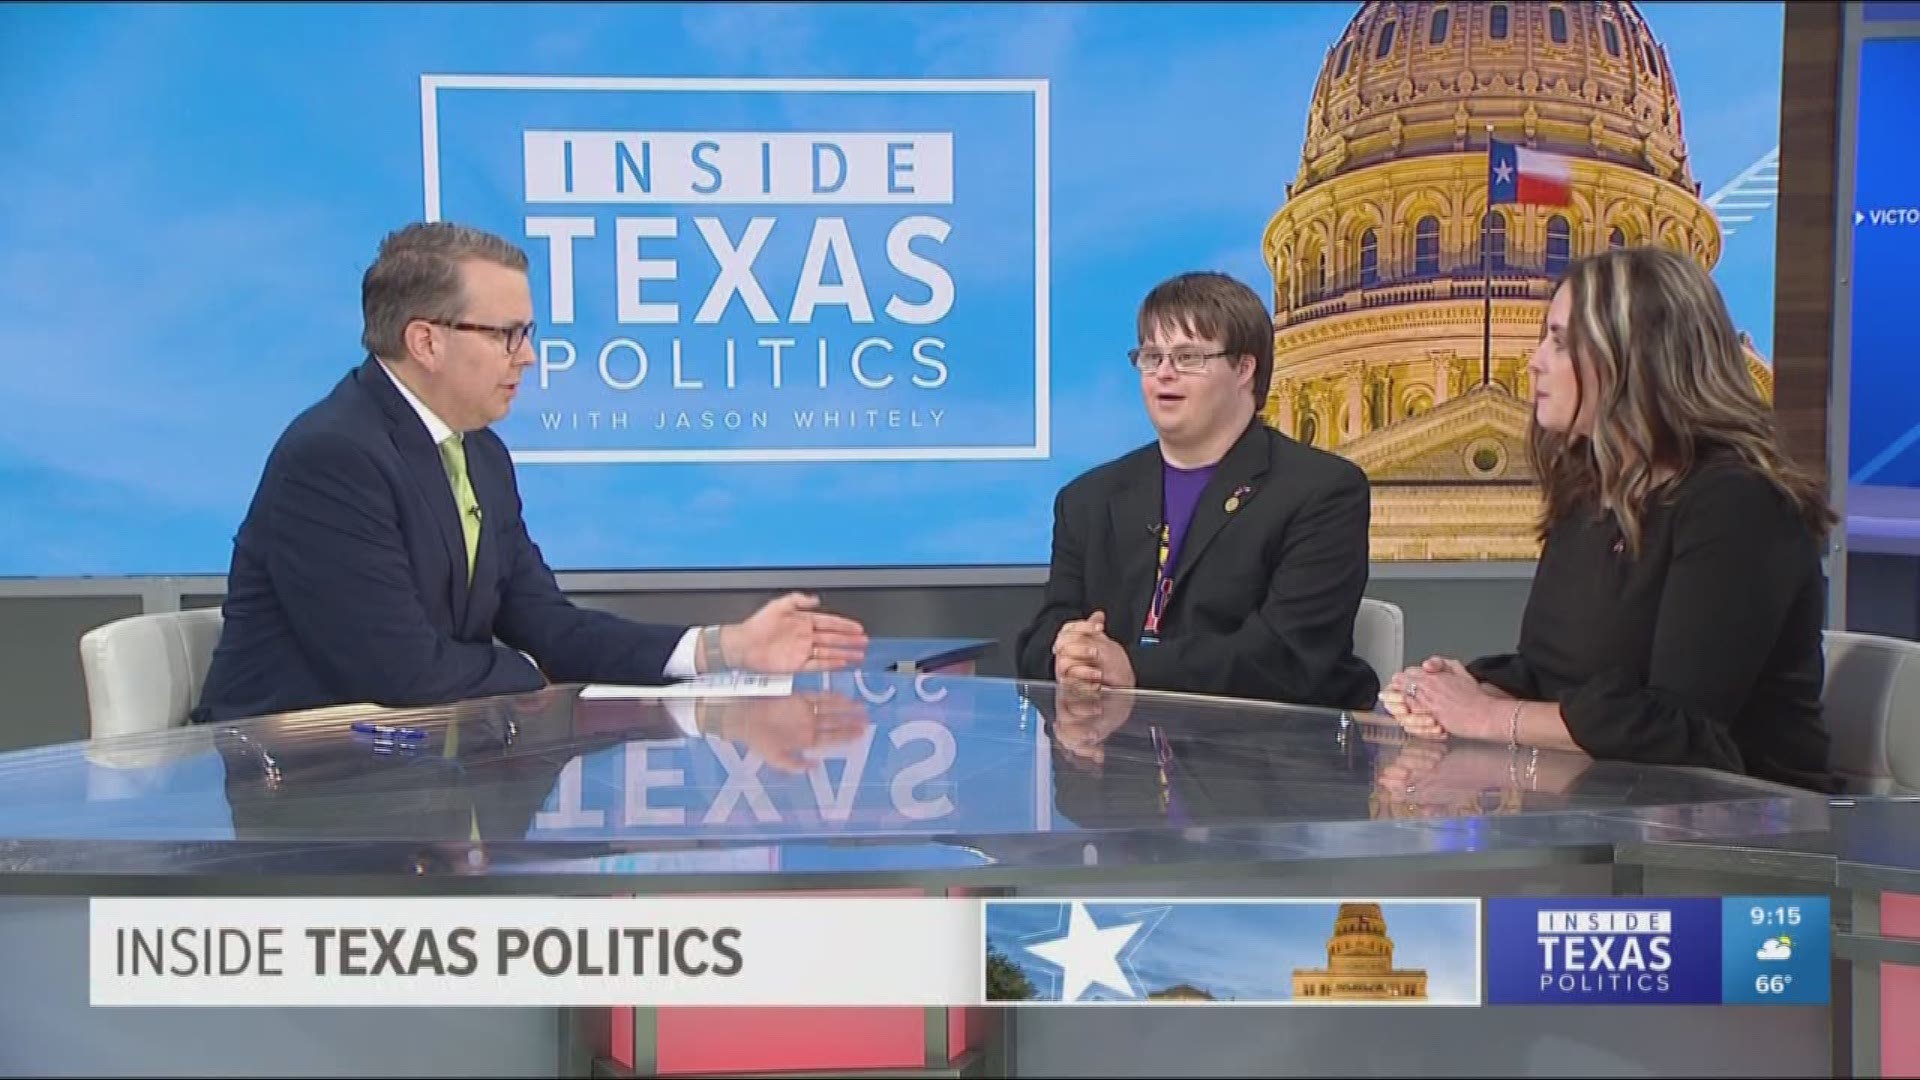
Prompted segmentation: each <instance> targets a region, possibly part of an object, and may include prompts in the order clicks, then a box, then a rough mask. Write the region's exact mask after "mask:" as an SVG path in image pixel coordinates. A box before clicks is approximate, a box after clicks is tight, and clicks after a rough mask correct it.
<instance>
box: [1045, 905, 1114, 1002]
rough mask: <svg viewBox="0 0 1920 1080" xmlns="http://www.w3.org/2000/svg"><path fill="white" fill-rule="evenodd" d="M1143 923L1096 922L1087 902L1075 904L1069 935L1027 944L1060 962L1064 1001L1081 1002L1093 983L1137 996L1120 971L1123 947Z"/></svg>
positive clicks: (1068, 929) (1047, 957) (1070, 916)
mask: <svg viewBox="0 0 1920 1080" xmlns="http://www.w3.org/2000/svg"><path fill="white" fill-rule="evenodd" d="M1141 925H1142V924H1140V923H1137V922H1130V923H1121V924H1120V925H1118V926H1107V927H1099V926H1095V925H1093V916H1092V915H1089V914H1087V906H1086V905H1085V904H1078V903H1076V904H1074V905H1073V907H1072V908H1071V914H1070V915H1069V916H1068V920H1067V936H1066V937H1058V938H1054V939H1053V940H1051V941H1043V942H1040V943H1039V944H1037V945H1029V946H1027V951H1028V952H1031V953H1033V954H1034V955H1035V956H1038V957H1040V958H1041V959H1042V960H1047V961H1050V962H1052V963H1055V964H1058V965H1060V970H1061V971H1062V972H1063V973H1064V975H1065V977H1066V986H1065V987H1064V988H1063V989H1062V991H1061V994H1060V1000H1061V1001H1079V1000H1080V995H1081V994H1084V993H1086V991H1087V988H1088V987H1090V986H1092V985H1093V984H1094V983H1100V984H1101V985H1103V986H1107V987H1110V988H1112V989H1113V990H1115V991H1118V992H1119V993H1122V994H1125V995H1126V996H1127V997H1134V996H1136V995H1135V994H1134V991H1133V983H1132V982H1131V981H1130V980H1128V978H1127V975H1126V972H1124V971H1121V970H1120V950H1121V949H1123V948H1126V945H1127V942H1128V941H1130V940H1132V938H1133V935H1134V934H1135V933H1136V932H1138V931H1139V929H1140V927H1141Z"/></svg>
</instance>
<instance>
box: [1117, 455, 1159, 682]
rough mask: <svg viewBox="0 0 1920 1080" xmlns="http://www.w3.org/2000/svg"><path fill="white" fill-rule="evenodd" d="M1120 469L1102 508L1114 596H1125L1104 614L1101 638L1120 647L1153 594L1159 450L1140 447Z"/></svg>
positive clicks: (1132, 635) (1135, 634)
mask: <svg viewBox="0 0 1920 1080" xmlns="http://www.w3.org/2000/svg"><path fill="white" fill-rule="evenodd" d="M1125 468H1126V473H1127V474H1126V476H1125V477H1124V478H1123V479H1122V480H1121V482H1120V484H1119V485H1118V487H1119V491H1118V493H1117V494H1116V495H1115V496H1114V499H1113V502H1111V503H1110V504H1108V507H1107V512H1108V515H1109V518H1110V520H1111V522H1112V527H1113V551H1114V568H1115V570H1116V572H1117V575H1118V578H1119V581H1118V585H1119V595H1120V596H1122V597H1124V598H1125V599H1124V600H1123V601H1122V605H1124V606H1122V605H1116V607H1118V608H1119V610H1111V611H1108V612H1107V636H1108V637H1110V638H1112V639H1113V640H1115V641H1118V642H1120V643H1121V644H1123V645H1125V644H1130V643H1132V642H1133V641H1135V640H1137V639H1138V638H1139V637H1140V630H1141V627H1142V626H1143V625H1144V624H1145V622H1146V618H1147V603H1148V599H1149V596H1150V594H1151V593H1152V592H1153V577H1154V557H1155V555H1156V553H1157V552H1158V551H1159V544H1160V541H1159V528H1160V451H1159V448H1158V447H1149V448H1148V449H1146V450H1143V451H1140V452H1139V453H1137V454H1135V455H1134V456H1133V458H1132V459H1131V460H1129V461H1128V462H1127V464H1126V466H1125Z"/></svg>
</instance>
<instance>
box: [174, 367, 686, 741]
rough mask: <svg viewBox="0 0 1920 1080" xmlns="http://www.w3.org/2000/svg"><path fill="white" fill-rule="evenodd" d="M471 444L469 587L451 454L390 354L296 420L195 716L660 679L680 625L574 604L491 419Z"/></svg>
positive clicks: (277, 450)
mask: <svg viewBox="0 0 1920 1080" xmlns="http://www.w3.org/2000/svg"><path fill="white" fill-rule="evenodd" d="M466 447H467V471H468V474H469V477H470V480H471V482H472V484H473V491H474V495H475V497H476V498H477V499H478V501H479V503H480V508H481V525H480V542H479V547H478V550H477V551H476V553H475V557H474V570H473V579H472V583H471V585H469V583H468V580H467V555H466V545H465V540H464V538H463V536H462V534H461V531H460V521H459V517H458V510H457V509H456V507H455V505H454V501H453V488H452V485H451V484H450V483H449V482H448V480H447V473H446V468H445V466H444V465H443V464H442V463H441V458H440V451H439V449H438V448H437V447H435V446H434V444H433V442H432V440H431V437H430V436H429V435H428V434H427V429H426V425H425V424H423V423H422V422H421V420H420V417H419V415H418V414H417V413H415V412H414V410H413V407H412V406H410V405H409V404H408V403H407V401H406V399H405V398H403V397H401V396H400V391H399V390H398V389H397V388H396V387H395V386H394V385H393V382H392V380H391V379H390V378H389V377H388V376H387V374H386V372H385V371H383V370H382V369H381V367H380V363H379V361H377V360H374V359H371V358H369V359H368V360H367V361H366V362H365V363H363V364H361V365H360V367H358V368H357V369H355V370H354V371H352V372H351V373H349V374H348V375H347V376H346V377H345V378H344V379H342V380H341V381H340V383H339V385H338V386H336V387H334V389H333V391H332V393H330V394H328V395H327V396H326V397H325V398H324V399H322V400H321V401H320V402H319V403H317V404H315V405H314V406H312V407H311V408H309V409H308V410H307V411H306V412H304V413H302V414H301V415H300V416H299V417H298V418H296V419H295V420H294V421H293V423H292V424H291V425H289V426H288V427H287V430H286V432H285V433H284V434H282V435H281V436H280V441H279V442H278V443H277V444H275V446H274V448H273V452H272V453H271V454H270V455H269V456H268V458H267V465H266V469H265V471H264V473H263V475H262V476H261V478H260V486H259V488H258V489H257V490H256V491H255V492H254V497H253V503H252V505H251V506H250V507H249V508H248V510H247V516H246V520H245V521H244V522H243V523H242V524H241V526H240V532H239V535H238V536H237V537H236V538H235V541H234V552H233V563H232V568H231V569H230V570H229V572H228V575H227V598H226V602H225V604H224V606H223V608H222V611H223V614H224V615H225V625H224V626H223V627H222V629H221V633H220V644H219V646H218V647H217V648H216V649H215V650H214V654H213V660H212V665H211V667H210V668H209V670H208V672H207V680H206V686H205V688H204V689H203V690H202V691H201V696H200V703H199V707H198V708H196V709H195V710H194V715H193V719H194V720H195V721H196V722H208V721H221V720H228V719H233V718H237V717H243V716H258V715H262V714H266V713H275V712H285V711H289V710H294V709H306V708H317V707H320V706H325V705H340V704H347V703H353V702H367V703H371V704H375V705H385V706H396V707H404V706H416V705H437V704H445V703H448V702H452V701H459V700H464V699H468V698H476V697H488V696H492V695H497V694H511V693H521V692H525V691H529V690H536V689H538V688H540V687H541V686H543V685H545V684H546V683H547V682H548V681H552V682H618V683H649V682H659V681H661V680H662V678H663V671H664V669H665V667H666V662H667V658H668V657H669V656H670V655H671V654H672V652H673V648H674V646H675V645H676V644H677V643H678V642H679V640H680V637H681V635H682V634H684V633H685V631H686V629H687V628H686V627H684V626H648V625H643V624H640V623H635V622H632V621H629V620H627V619H623V618H620V617H619V616H616V615H612V614H609V613H606V612H600V611H590V610H586V609H582V608H579V607H576V606H575V605H574V604H573V602H572V601H570V600H568V599H567V597H566V595H565V594H564V593H562V592H561V591H560V588H559V585H558V584H557V583H556V582H555V581H554V578H553V572H552V571H551V570H549V569H548V568H547V564H546V562H545V560H543V559H542V558H541V555H540V549H539V548H538V547H537V546H535V545H534V543H533V540H532V538H530V537H529V536H528V535H527V529H526V524H525V522H523V521H522V520H521V516H520V491H519V487H518V485H517V484H516V483H515V482H514V476H513V461H512V459H511V458H510V457H509V456H508V454H507V448H506V445H505V444H504V443H502V442H501V441H500V437H499V436H497V435H495V434H494V433H493V432H492V431H491V430H487V429H482V430H480V431H474V432H469V433H468V434H467V437H466ZM522 652H524V653H526V654H527V655H528V656H532V657H533V658H534V660H536V661H538V663H539V665H540V666H539V668H536V667H535V666H534V665H533V664H531V663H528V662H527V658H526V656H523V655H521V653H522ZM543 673H544V674H543Z"/></svg>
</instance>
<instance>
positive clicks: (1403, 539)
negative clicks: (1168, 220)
mask: <svg viewBox="0 0 1920 1080" xmlns="http://www.w3.org/2000/svg"><path fill="white" fill-rule="evenodd" d="M1489 126H1491V129H1492V135H1491V137H1492V138H1493V139H1496V140H1499V141H1501V142H1506V143H1515V144H1518V145H1519V146H1521V147H1523V148H1526V149H1529V150H1537V151H1544V152H1545V153H1548V154H1552V155H1557V156H1560V157H1562V158H1565V159H1567V161H1568V170H1569V173H1570V176H1569V181H1570V182H1569V188H1570V199H1569V202H1570V205H1566V206H1537V205H1512V204H1504V203H1503V204H1500V205H1497V206H1494V207H1493V208H1492V212H1491V213H1489V212H1488V210H1489V208H1488V201H1487V187H1488V179H1487V178H1488V141H1489V131H1488V129H1489ZM1725 235H1726V233H1725V231H1723V226H1722V223H1721V222H1720V221H1719V220H1717V219H1716V217H1715V213H1714V210H1713V208H1712V207H1710V206H1709V205H1708V203H1707V202H1706V200H1704V199H1703V198H1702V197H1701V185H1700V183H1699V181H1697V180H1696V179H1695V178H1694V175H1693V171H1692V168H1691V166H1690V164H1689V159H1688V154H1687V142H1686V138H1685V136H1684V126H1683V123H1682V110H1681V98H1680V91H1679V88H1678V86H1677V85H1676V81H1675V79H1674V75H1673V70H1672V68H1671V67H1670V66H1669V63H1668V57H1667V54H1666V51H1665V49H1664V48H1663V46H1662V45H1661V43H1660V41H1659V40H1658V39H1657V38H1656V37H1655V36H1654V34H1653V31H1652V30H1651V29H1650V28H1649V26H1648V24H1647V22H1646V20H1645V19H1643V18H1642V17H1641V13H1640V11H1639V10H1638V9H1637V8H1636V7H1635V6H1634V5H1633V4H1631V3H1627V2H1624V0H1602V2H1595V3H1387V2H1377V0H1376V2H1372V3H1367V4H1364V5H1362V6H1361V8H1360V10H1359V12H1358V13H1357V14H1356V15H1355V16H1354V17H1353V20H1352V22H1351V23H1349V24H1348V26H1347V28H1346V31H1345V32H1344V33H1343V34H1342V35H1341V36H1340V38H1339V40H1337V41H1335V42H1334V43H1333V45H1332V47H1331V48H1330V49H1328V51H1327V54H1326V59H1325V62H1324V63H1323V65H1322V66H1321V68H1320V72H1319V77H1318V81H1317V83H1316V85H1315V88H1314V92H1313V96H1312V102H1311V106H1310V113H1309V115H1308V117H1307V121H1306V138H1305V144H1304V145H1303V146H1302V147H1301V153H1300V168H1299V173H1298V176H1297V177H1296V178H1295V179H1294V181H1293V182H1292V183H1290V184H1288V185H1287V188H1286V200H1285V203H1284V205H1282V206H1281V207H1280V208H1279V210H1278V212H1277V213H1275V214H1274V216H1273V219H1272V221H1271V222H1270V223H1269V224H1268V226H1267V228H1266V232H1265V235H1264V237H1263V238H1262V254H1263V258H1264V261H1265V264H1266V266H1267V268H1268V269H1269V270H1270V271H1271V272H1272V275H1273V283H1274V295H1273V306H1274V354H1275V355H1274V379H1273V386H1272V389H1271V390H1270V392H1269V395H1268V399H1267V402H1266V407H1265V409H1264V410H1263V415H1264V417H1265V419H1266V420H1267V422H1268V423H1270V424H1272V425H1273V426H1274V427H1276V428H1278V429H1279V430H1281V431H1283V432H1286V433H1287V434H1289V435H1291V436H1293V437H1294V438H1297V439H1299V440H1301V441H1303V442H1308V443H1311V444H1313V445H1315V446H1318V447H1322V448H1325V449H1329V450H1333V451H1335V452H1337V453H1339V454H1341V455H1343V456H1345V457H1347V458H1348V459H1350V460H1352V461H1353V462H1355V463H1356V464H1358V465H1360V466H1361V467H1362V468H1364V469H1365V470H1366V471H1367V474H1368V476H1369V477H1370V478H1371V480H1372V483H1373V524H1372V534H1371V538H1370V541H1371V543H1370V546H1371V550H1372V556H1373V558H1374V559H1377V560H1385V561H1397V560H1421V559H1520V560H1524V559H1532V558H1534V557H1535V556H1536V555H1537V554H1538V550H1539V547H1538V541H1537V540H1536V537H1535V523H1536V518H1537V515H1538V511H1539V502H1538V496H1537V489H1536V487H1535V486H1534V477H1533V475H1532V471H1531V469H1530V468H1529V467H1528V463H1527V454H1526V440H1527V424H1528V418H1529V414H1530V412H1531V404H1530V403H1531V392H1532V388H1531V386H1530V385H1529V382H1530V380H1529V377H1528V375H1527V372H1526V363H1527V358H1528V356H1529V354H1530V353H1531V352H1532V351H1533V348H1534V346H1535V345H1536V344H1537V343H1538V341H1539V337H1540V332H1541V325H1542V321H1543V319H1544V317H1545V314H1546V308H1547V303H1548V300H1549V298H1550V294H1551V290H1552V287H1553V282H1554V281H1555V279H1556V278H1557V277H1558V275H1559V274H1560V273H1561V272H1562V271H1563V270H1564V269H1565V267H1566V265H1567V263H1568V262H1569V261H1570V260H1571V259H1573V258H1576V257H1579V256H1581V255H1585V254H1588V253H1590V252H1593V251H1596V250H1600V249H1601V248H1603V247H1606V246H1615V247H1618V246H1623V245H1633V244H1644V243H1655V244H1660V245H1663V246H1665V247H1668V248H1672V249H1675V250H1679V251H1684V252H1686V253H1688V254H1690V255H1691V256H1692V257H1693V258H1695V259H1697V260H1699V262H1700V263H1701V265H1702V266H1704V267H1706V268H1707V269H1709V270H1711V269H1712V268H1713V267H1714V266H1715V265H1716V264H1717V263H1718V262H1719V261H1720V258H1721V256H1722V251H1723V243H1724V239H1725ZM1483 237H1484V241H1485V244H1486V249H1485V251H1484V252H1483V250H1482V248H1481V243H1482V239H1483ZM1772 255H1773V253H1772V252H1771V251H1770V250H1769V251H1767V252H1766V257H1767V258H1768V259H1771V258H1772ZM1746 329H1747V328H1742V331H1743V338H1744V337H1745V331H1746ZM1748 364H1749V367H1750V370H1751V371H1752V374H1753V378H1754V381H1755V383H1756V384H1757V385H1758V386H1759V388H1760V389H1761V391H1762V393H1763V394H1765V395H1766V396H1767V397H1768V398H1771V397H1772V390H1773V386H1772V382H1773V376H1772V372H1771V370H1770V368H1769V367H1768V366H1767V365H1766V363H1765V362H1764V361H1763V360H1762V359H1761V357H1760V356H1758V355H1757V354H1755V353H1754V352H1753V351H1752V350H1751V348H1749V355H1748Z"/></svg>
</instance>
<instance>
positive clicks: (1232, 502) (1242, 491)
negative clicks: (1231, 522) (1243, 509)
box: [1227, 484, 1253, 514]
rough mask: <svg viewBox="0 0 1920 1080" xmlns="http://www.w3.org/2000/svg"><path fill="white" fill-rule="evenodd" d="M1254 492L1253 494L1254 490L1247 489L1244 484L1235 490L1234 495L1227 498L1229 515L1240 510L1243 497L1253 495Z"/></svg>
mask: <svg viewBox="0 0 1920 1080" xmlns="http://www.w3.org/2000/svg"><path fill="white" fill-rule="evenodd" d="M1252 492H1253V489H1252V488H1250V487H1247V486H1246V485H1244V484H1243V485H1241V486H1240V487H1237V488H1234V489H1233V494H1231V495H1229V496H1227V513H1229V514H1231V513H1233V512H1234V511H1235V510H1238V509H1240V498H1241V496H1243V495H1249V494H1252Z"/></svg>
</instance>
